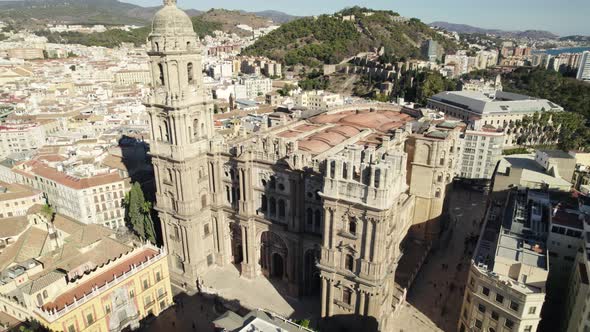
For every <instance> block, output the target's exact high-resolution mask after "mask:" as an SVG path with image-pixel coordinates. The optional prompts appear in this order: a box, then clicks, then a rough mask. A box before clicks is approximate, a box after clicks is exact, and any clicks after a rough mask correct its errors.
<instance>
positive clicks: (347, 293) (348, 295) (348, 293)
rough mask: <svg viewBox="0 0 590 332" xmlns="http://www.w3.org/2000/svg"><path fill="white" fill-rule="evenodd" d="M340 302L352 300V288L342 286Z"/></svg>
mask: <svg viewBox="0 0 590 332" xmlns="http://www.w3.org/2000/svg"><path fill="white" fill-rule="evenodd" d="M342 302H344V303H346V304H351V302H352V290H350V288H348V287H344V288H342Z"/></svg>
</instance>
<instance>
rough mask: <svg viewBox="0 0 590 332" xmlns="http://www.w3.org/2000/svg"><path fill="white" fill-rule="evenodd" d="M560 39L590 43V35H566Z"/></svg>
mask: <svg viewBox="0 0 590 332" xmlns="http://www.w3.org/2000/svg"><path fill="white" fill-rule="evenodd" d="M559 40H561V41H573V42H577V43H590V36H580V35H574V36H565V37H561V38H559Z"/></svg>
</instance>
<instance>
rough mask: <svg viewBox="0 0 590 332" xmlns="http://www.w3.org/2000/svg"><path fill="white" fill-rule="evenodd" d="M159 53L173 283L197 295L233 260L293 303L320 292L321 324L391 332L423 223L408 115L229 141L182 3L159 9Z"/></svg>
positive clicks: (159, 122) (159, 148)
mask: <svg viewBox="0 0 590 332" xmlns="http://www.w3.org/2000/svg"><path fill="white" fill-rule="evenodd" d="M149 45H150V50H149V51H148V55H149V57H150V66H151V72H152V82H153V84H152V92H151V94H150V95H149V96H148V97H147V100H146V102H145V104H146V106H147V108H148V112H149V118H150V123H151V130H152V141H151V144H150V153H151V155H152V161H153V165H154V171H155V181H156V186H157V195H156V198H157V203H156V206H155V208H156V210H157V211H158V213H159V217H160V220H161V222H162V232H163V238H164V243H165V246H166V249H167V251H168V253H169V257H170V274H171V277H172V279H173V280H174V281H175V282H176V283H178V284H179V285H184V286H185V287H187V288H189V289H194V288H195V287H196V286H197V283H198V280H199V278H200V276H202V275H204V274H206V273H207V272H208V271H210V270H212V269H215V268H217V267H223V266H227V265H230V264H234V265H235V266H236V267H237V268H238V269H239V270H240V273H241V276H242V277H244V278H259V277H269V278H274V279H275V280H281V281H282V283H283V284H284V285H285V290H286V292H287V293H288V294H290V295H293V296H301V295H311V294H321V315H322V317H333V316H341V315H342V316H346V315H350V316H352V315H360V316H367V317H372V318H374V320H375V321H376V324H378V326H379V330H383V331H384V330H389V329H390V328H391V324H390V323H391V316H392V313H393V312H394V307H395V306H396V305H397V304H398V303H399V296H396V292H398V293H399V290H398V289H396V285H395V283H394V274H395V271H396V267H397V263H398V261H399V259H400V257H401V256H402V252H401V248H402V247H403V241H404V239H405V237H406V235H407V234H408V230H409V228H410V227H411V226H412V225H413V223H414V219H415V217H414V213H415V209H414V207H415V197H416V196H415V195H412V194H410V190H409V186H408V183H409V181H408V179H411V177H410V175H409V174H408V173H407V170H411V169H412V162H411V161H409V160H408V156H407V153H406V152H405V151H406V148H407V147H406V145H407V142H408V140H409V138H410V136H411V124H410V121H411V118H410V117H409V116H408V115H406V114H402V113H401V112H400V110H399V108H397V107H395V106H393V105H381V104H369V105H354V106H344V107H340V108H338V109H334V110H330V111H328V112H326V113H323V114H320V115H318V116H314V117H312V118H309V119H305V120H300V121H292V122H289V123H287V124H283V125H280V126H276V127H271V128H264V129H263V130H261V131H260V132H258V133H255V134H252V135H250V136H247V137H240V138H236V139H233V140H225V139H224V138H223V137H220V136H217V135H216V134H215V132H214V127H213V107H212V103H211V97H210V95H209V93H208V92H207V91H206V89H205V88H204V86H203V79H202V73H201V71H202V65H201V61H202V60H201V47H200V42H199V40H198V38H197V35H196V34H195V32H194V31H193V27H192V23H191V20H190V18H189V17H188V16H187V15H186V14H185V13H184V12H182V11H181V10H180V9H178V8H177V7H176V4H175V1H173V0H166V1H165V5H164V7H163V8H162V9H161V10H160V11H159V12H158V13H156V15H155V17H154V20H153V24H152V33H151V34H150V37H149ZM375 107H378V109H376V108H375ZM426 158H429V157H426ZM414 160H415V158H414ZM432 174H435V173H432ZM425 196H426V195H425ZM437 198H439V197H437ZM423 218H425V219H427V220H428V219H429V218H428V217H423ZM398 295H399V294H398Z"/></svg>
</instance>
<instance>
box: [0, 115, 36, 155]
mask: <svg viewBox="0 0 590 332" xmlns="http://www.w3.org/2000/svg"><path fill="white" fill-rule="evenodd" d="M45 139H46V135H45V129H44V128H43V126H42V125H40V124H37V123H28V124H4V125H2V126H0V156H6V155H9V154H11V153H15V152H24V151H31V150H36V149H38V148H40V147H42V146H43V145H45Z"/></svg>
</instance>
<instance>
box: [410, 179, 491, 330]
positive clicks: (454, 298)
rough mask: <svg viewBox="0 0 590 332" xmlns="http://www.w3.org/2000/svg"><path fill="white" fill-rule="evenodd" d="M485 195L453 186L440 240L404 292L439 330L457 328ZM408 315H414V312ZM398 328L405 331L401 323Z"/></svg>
mask: <svg viewBox="0 0 590 332" xmlns="http://www.w3.org/2000/svg"><path fill="white" fill-rule="evenodd" d="M486 198H487V196H485V195H484V194H483V193H480V192H477V191H473V190H468V189H463V188H460V187H459V188H457V187H455V188H453V190H452V191H451V193H450V197H449V209H450V210H449V211H450V219H451V220H450V222H449V224H450V225H449V228H448V229H447V230H446V231H445V232H444V233H443V234H442V236H441V239H440V242H439V243H438V244H434V245H433V248H432V251H431V252H430V255H429V256H428V258H427V259H426V261H425V263H424V265H423V266H422V268H421V270H420V272H419V273H418V275H417V277H416V279H415V280H414V283H413V284H412V287H411V289H410V290H409V292H408V296H407V301H408V303H409V304H410V305H411V306H413V307H415V309H417V310H419V311H420V313H422V314H423V315H425V316H426V317H427V318H428V319H429V320H430V321H432V322H433V323H434V324H436V326H437V327H438V328H440V329H442V330H443V331H449V332H450V331H456V329H457V322H458V320H459V313H460V310H461V304H462V300H463V291H464V285H465V283H466V281H467V274H468V267H469V264H470V259H471V255H472V253H473V248H474V246H475V244H476V242H477V237H478V236H479V229H480V227H481V220H482V218H483V216H484V213H485V201H486ZM411 316H412V317H418V316H417V315H416V314H413V315H411ZM414 325H416V326H420V324H414ZM422 325H424V324H422ZM425 326H427V325H425ZM400 330H403V331H409V329H402V327H401V326H400ZM420 330H422V329H420ZM429 330H431V329H429V328H426V329H424V331H429Z"/></svg>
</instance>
